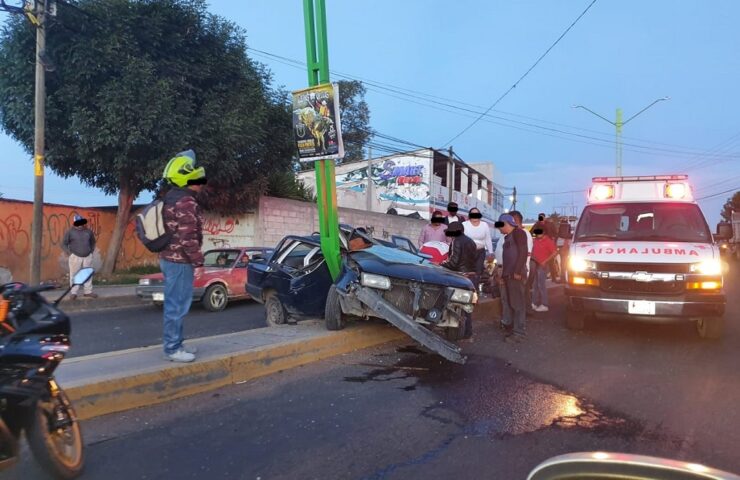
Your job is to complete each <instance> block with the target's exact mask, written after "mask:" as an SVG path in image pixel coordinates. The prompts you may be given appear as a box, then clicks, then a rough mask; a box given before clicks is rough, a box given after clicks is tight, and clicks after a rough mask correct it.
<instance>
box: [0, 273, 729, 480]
mask: <svg viewBox="0 0 740 480" xmlns="http://www.w3.org/2000/svg"><path fill="white" fill-rule="evenodd" d="M735 278H736V277H731V278H730V279H729V280H728V284H731V285H732V287H731V288H729V294H730V298H731V299H732V298H737V296H738V294H740V286H738V283H737V281H736V280H735ZM552 307H553V309H552V311H551V312H550V313H549V314H542V315H539V316H538V317H535V318H533V319H532V320H531V321H530V325H529V338H528V340H527V342H526V343H524V344H521V345H510V344H505V343H503V342H502V339H501V334H500V332H499V331H498V329H497V328H496V327H495V326H494V325H493V324H492V323H489V324H487V325H485V324H479V325H476V329H477V330H476V337H475V342H474V343H472V344H466V345H465V350H466V353H467V354H468V355H469V362H468V364H466V365H464V366H460V365H455V364H451V363H448V362H445V361H443V360H441V359H440V358H439V357H437V356H435V355H432V354H428V353H425V352H423V351H420V350H418V349H416V348H414V347H412V348H406V347H405V342H404V343H401V344H398V345H387V346H383V347H378V348H375V349H370V350H365V351H360V352H356V353H353V354H350V355H345V356H341V357H338V358H334V359H331V360H327V361H323V362H319V363H315V364H312V365H309V366H307V367H303V368H299V369H294V370H291V371H288V372H284V373H281V374H277V375H273V376H271V377H267V378H263V379H259V380H257V381H253V382H250V383H247V384H243V385H234V386H231V387H228V388H224V389H222V390H219V391H218V392H212V393H209V394H202V395H198V396H194V397H190V398H187V399H183V400H179V401H176V402H172V403H170V404H166V405H160V406H156V407H151V408H145V409H139V410H135V411H132V412H126V413H123V414H117V415H111V416H107V417H102V418H98V419H94V420H92V421H89V422H85V424H84V425H83V427H84V429H85V433H86V440H87V444H88V446H89V448H88V450H87V455H88V468H87V471H86V474H85V475H84V476H83V478H87V479H98V478H106V479H132V478H147V479H169V478H197V479H200V478H203V479H211V478H234V479H256V478H261V479H272V478H306V479H312V478H316V479H334V478H342V479H344V478H357V479H385V478H388V479H393V478H398V479H402V478H424V479H448V478H461V479H466V478H471V479H472V478H492V479H506V480H516V479H523V478H526V474H527V472H528V471H530V470H531V469H532V468H533V467H534V466H536V465H537V464H538V463H540V462H541V461H543V460H545V459H546V458H549V457H551V456H554V455H558V454H562V453H569V452H575V451H584V450H585V451H593V450H608V451H621V452H631V453H640V454H647V455H658V456H666V457H671V458H675V459H680V460H685V461H691V462H699V463H705V464H709V465H712V466H715V467H718V468H722V469H726V470H729V471H735V472H740V455H738V454H737V449H738V446H739V445H740V409H738V408H737V399H738V398H740V375H738V374H737V365H738V363H737V358H738V356H737V352H738V349H739V348H740V325H738V321H737V318H738V317H740V305H739V304H738V302H737V301H732V300H731V301H730V305H729V312H728V314H727V319H728V321H729V322H728V323H729V325H728V327H729V328H728V331H727V335H726V336H725V338H723V339H722V340H721V341H718V342H708V341H702V340H700V339H699V338H698V337H697V336H696V334H695V331H694V329H693V327H692V326H691V325H644V324H634V323H626V322H616V323H606V324H599V325H590V327H589V328H588V329H587V330H586V331H584V332H571V331H568V330H567V329H565V328H564V327H563V323H562V314H563V298H562V295H555V296H554V297H553V302H552ZM7 478H11V479H13V480H15V479H21V478H23V479H28V478H41V477H40V473H39V471H38V470H37V468H36V467H35V466H34V465H33V464H32V463H31V462H29V461H28V460H27V459H26V461H24V463H23V464H22V465H20V466H19V468H17V469H16V470H15V471H13V472H12V473H9V474H8V477H7Z"/></svg>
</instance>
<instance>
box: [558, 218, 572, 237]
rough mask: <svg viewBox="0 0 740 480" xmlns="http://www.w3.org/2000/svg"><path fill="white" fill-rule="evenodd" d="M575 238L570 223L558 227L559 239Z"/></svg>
mask: <svg viewBox="0 0 740 480" xmlns="http://www.w3.org/2000/svg"><path fill="white" fill-rule="evenodd" d="M572 236H573V232H572V231H571V229H570V223H565V222H563V223H561V224H560V225H559V226H558V237H559V238H571V237H572Z"/></svg>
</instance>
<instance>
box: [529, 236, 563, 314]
mask: <svg viewBox="0 0 740 480" xmlns="http://www.w3.org/2000/svg"><path fill="white" fill-rule="evenodd" d="M549 227H550V226H549V225H546V226H545V228H544V229H543V231H542V233H540V234H538V235H537V237H536V238H535V239H534V247H533V248H532V259H533V260H534V264H535V266H534V275H533V276H534V292H533V293H532V309H533V310H534V311H535V312H547V311H548V310H549V307H548V305H547V304H548V301H547V271H548V269H549V266H550V264H551V262H552V260H553V259H554V258H555V256H556V255H557V254H558V247H557V246H556V245H555V240H553V238H552V237H553V233H552V228H549Z"/></svg>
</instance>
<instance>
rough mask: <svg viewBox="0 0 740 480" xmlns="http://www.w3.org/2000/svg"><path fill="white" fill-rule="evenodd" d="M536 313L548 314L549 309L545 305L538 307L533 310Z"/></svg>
mask: <svg viewBox="0 0 740 480" xmlns="http://www.w3.org/2000/svg"><path fill="white" fill-rule="evenodd" d="M534 310H535V311H536V312H549V311H550V309H549V308H547V305H540V306H538V307H535V309H534Z"/></svg>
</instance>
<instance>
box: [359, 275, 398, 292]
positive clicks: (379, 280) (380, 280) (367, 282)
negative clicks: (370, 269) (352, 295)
mask: <svg viewBox="0 0 740 480" xmlns="http://www.w3.org/2000/svg"><path fill="white" fill-rule="evenodd" d="M360 283H361V284H362V286H363V287H370V288H377V289H380V290H390V289H391V279H390V278H388V277H385V276H383V275H375V274H373V273H363V274H362V276H361V277H360Z"/></svg>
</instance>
